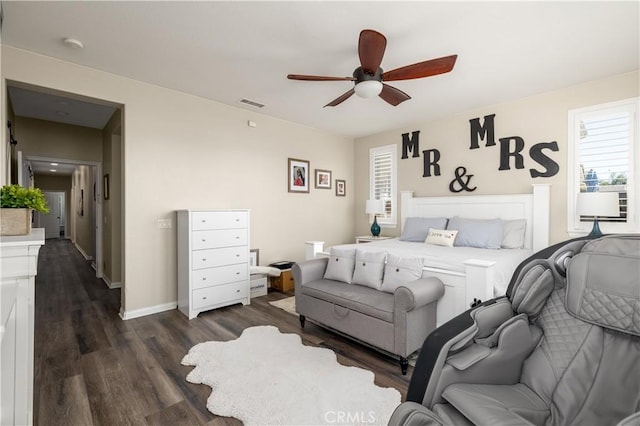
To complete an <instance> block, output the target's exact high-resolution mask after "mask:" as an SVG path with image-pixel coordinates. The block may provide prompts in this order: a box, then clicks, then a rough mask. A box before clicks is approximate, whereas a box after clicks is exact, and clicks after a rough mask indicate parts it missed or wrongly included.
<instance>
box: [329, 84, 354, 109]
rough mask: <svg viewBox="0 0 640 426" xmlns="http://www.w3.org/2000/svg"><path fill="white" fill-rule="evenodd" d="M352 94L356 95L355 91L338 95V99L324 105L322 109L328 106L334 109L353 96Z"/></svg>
mask: <svg viewBox="0 0 640 426" xmlns="http://www.w3.org/2000/svg"><path fill="white" fill-rule="evenodd" d="M354 93H356V91H355V90H353V89H351V90H349V91H348V92H346V93H344V94H343V95H340V96H339V97H337V98H335V99H334V100H332V101H331V102H329V103H328V104H326V105H325V106H324V107H325V108H326V107H328V106H330V107H334V106H336V105H340V104H341V103H343V102H344V101H346V100H347V99H349V98H350V97H351V95H353V94H354Z"/></svg>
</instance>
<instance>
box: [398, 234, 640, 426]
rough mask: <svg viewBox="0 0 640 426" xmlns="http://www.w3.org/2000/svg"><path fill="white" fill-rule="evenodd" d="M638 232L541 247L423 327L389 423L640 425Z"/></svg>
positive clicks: (639, 257)
mask: <svg viewBox="0 0 640 426" xmlns="http://www.w3.org/2000/svg"><path fill="white" fill-rule="evenodd" d="M639 277H640V235H635V234H634V235H610V236H604V237H601V238H598V239H576V240H570V241H567V242H564V243H560V244H556V245H555V246H552V247H549V248H548V249H546V250H543V251H541V252H539V253H536V254H535V255H534V256H532V257H531V258H529V259H527V261H525V262H523V263H522V264H521V265H520V266H519V267H518V269H517V270H516V271H515V273H514V275H513V278H512V280H511V283H510V285H509V289H508V291H507V294H506V297H502V298H497V299H493V300H490V301H487V302H485V303H482V304H480V305H479V306H477V307H475V308H473V309H471V310H469V311H467V312H465V313H463V314H461V315H459V316H458V317H456V318H454V319H453V320H451V321H449V322H448V323H446V324H444V325H443V326H441V327H439V328H438V329H436V330H435V331H434V332H433V333H431V334H430V335H429V337H427V340H426V341H425V343H424V345H423V347H422V350H421V351H420V355H419V358H418V361H417V363H416V367H415V369H414V372H413V375H412V377H411V382H410V384H409V390H408V392H407V402H405V403H403V404H401V405H400V406H399V407H398V408H397V409H396V410H395V412H394V413H393V415H392V417H391V419H390V421H389V424H390V425H456V426H464V425H473V424H475V425H492V426H493V425H523V424H524V425H593V426H600V425H602V426H604V425H616V424H618V425H624V426H630V425H634V426H636V425H640V278H639Z"/></svg>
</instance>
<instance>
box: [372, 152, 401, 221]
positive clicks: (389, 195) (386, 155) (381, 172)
mask: <svg viewBox="0 0 640 426" xmlns="http://www.w3.org/2000/svg"><path fill="white" fill-rule="evenodd" d="M395 149H396V146H395V145H391V146H386V147H380V148H374V149H372V150H371V194H370V197H371V198H372V199H376V200H382V201H383V202H384V210H385V212H384V215H379V216H378V221H379V222H380V223H394V224H395V206H394V203H395V194H396V188H395V187H396V184H395V175H396V173H395V167H396V165H395Z"/></svg>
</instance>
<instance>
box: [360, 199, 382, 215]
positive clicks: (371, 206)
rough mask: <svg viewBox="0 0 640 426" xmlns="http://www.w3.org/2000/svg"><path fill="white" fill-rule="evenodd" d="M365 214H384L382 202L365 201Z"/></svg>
mask: <svg viewBox="0 0 640 426" xmlns="http://www.w3.org/2000/svg"><path fill="white" fill-rule="evenodd" d="M364 212H365V213H366V214H382V213H384V201H382V200H367V203H366V206H365V208H364Z"/></svg>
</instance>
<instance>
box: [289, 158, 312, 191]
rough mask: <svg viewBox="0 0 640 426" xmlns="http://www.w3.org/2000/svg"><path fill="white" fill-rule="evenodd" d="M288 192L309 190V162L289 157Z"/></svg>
mask: <svg viewBox="0 0 640 426" xmlns="http://www.w3.org/2000/svg"><path fill="white" fill-rule="evenodd" d="M287 171H288V173H289V192H309V162H308V161H305V160H298V159H296V158H289V161H288V163H287Z"/></svg>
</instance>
